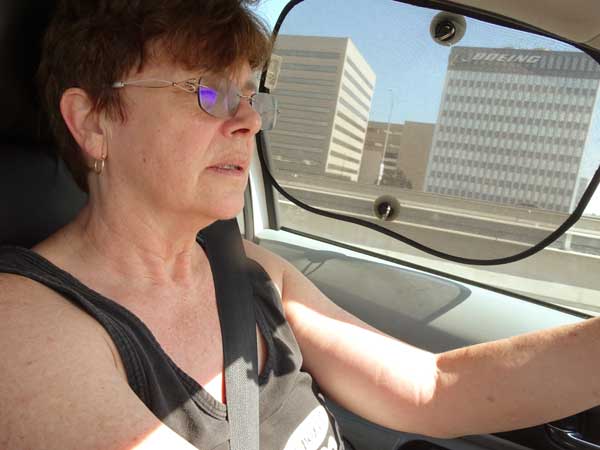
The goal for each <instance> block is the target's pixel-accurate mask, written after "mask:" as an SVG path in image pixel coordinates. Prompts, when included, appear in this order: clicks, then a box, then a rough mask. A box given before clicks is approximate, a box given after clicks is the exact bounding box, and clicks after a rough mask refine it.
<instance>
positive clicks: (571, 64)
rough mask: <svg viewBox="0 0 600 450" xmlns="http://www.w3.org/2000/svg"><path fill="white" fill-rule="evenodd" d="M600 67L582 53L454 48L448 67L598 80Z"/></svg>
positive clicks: (451, 68)
mask: <svg viewBox="0 0 600 450" xmlns="http://www.w3.org/2000/svg"><path fill="white" fill-rule="evenodd" d="M598 67H599V66H598V64H597V63H596V62H595V61H594V60H593V59H592V58H591V57H589V56H588V55H586V54H585V53H583V52H573V51H571V52H565V51H551V50H537V49H536V50H521V49H507V48H485V47H453V48H452V50H451V51H450V56H449V67H448V69H450V70H467V71H483V72H506V73H536V74H539V75H549V76H570V77H573V76H574V77H577V78H594V79H597V78H600V70H599V68H598Z"/></svg>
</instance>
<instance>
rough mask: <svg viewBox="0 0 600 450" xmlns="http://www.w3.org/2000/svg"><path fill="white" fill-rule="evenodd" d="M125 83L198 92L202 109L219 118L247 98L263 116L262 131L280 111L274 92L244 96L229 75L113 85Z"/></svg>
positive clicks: (227, 116) (274, 123)
mask: <svg viewBox="0 0 600 450" xmlns="http://www.w3.org/2000/svg"><path fill="white" fill-rule="evenodd" d="M125 86H135V87H143V88H165V87H176V88H179V89H183V90H184V91H186V92H190V93H195V94H197V96H198V105H199V106H200V108H202V110H203V111H205V112H206V113H208V114H210V115H211V116H213V117H219V118H231V117H233V116H234V115H235V114H236V112H237V110H238V108H239V106H240V101H241V100H242V99H245V100H248V103H250V106H251V107H252V108H253V109H254V110H255V111H256V112H257V113H258V114H259V115H260V118H261V122H262V125H261V130H264V131H268V130H272V129H273V128H275V125H276V123H277V116H278V113H279V110H278V109H277V99H276V98H275V96H274V95H271V94H267V93H265V92H256V93H254V94H252V95H243V94H242V93H241V91H240V90H239V88H238V87H237V85H236V84H235V83H233V82H232V81H231V80H228V79H227V78H222V77H215V76H206V77H202V78H190V79H188V80H184V81H168V80H157V79H148V80H130V81H116V82H115V83H113V84H112V87H113V88H115V89H120V88H124V87H125Z"/></svg>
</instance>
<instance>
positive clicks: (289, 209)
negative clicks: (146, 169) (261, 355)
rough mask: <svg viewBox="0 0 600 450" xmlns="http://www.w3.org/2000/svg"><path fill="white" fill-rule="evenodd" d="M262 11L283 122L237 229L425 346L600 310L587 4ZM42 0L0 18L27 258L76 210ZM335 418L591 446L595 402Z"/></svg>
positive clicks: (350, 440) (0, 188)
mask: <svg viewBox="0 0 600 450" xmlns="http://www.w3.org/2000/svg"><path fill="white" fill-rule="evenodd" d="M264 3H265V4H266V5H265V8H266V7H268V8H266V9H264V10H261V9H258V13H259V15H263V17H265V18H266V19H265V20H270V21H271V22H270V25H271V27H272V30H273V36H274V43H275V44H274V52H273V53H274V56H273V58H272V60H271V62H270V65H269V67H268V68H267V69H266V70H265V72H264V73H263V74H262V79H261V87H260V89H261V90H262V91H265V92H271V93H273V94H275V96H276V97H277V98H278V101H279V117H278V121H277V126H276V128H275V129H274V130H273V131H269V132H261V133H259V134H258V135H257V139H256V152H255V156H254V159H253V162H252V166H251V173H250V181H249V186H248V189H247V192H246V205H245V207H244V211H243V213H241V214H240V216H238V222H239V225H240V229H241V230H242V236H243V237H244V238H245V239H248V240H251V241H253V242H255V243H257V244H258V245H260V246H263V247H265V248H267V249H269V250H270V251H272V252H274V253H276V254H278V255H280V256H282V257H284V258H285V259H286V260H288V261H290V262H291V263H292V264H293V265H294V266H295V267H297V268H298V269H299V270H300V271H301V272H302V273H304V274H305V275H306V276H307V277H308V278H309V279H310V280H311V281H312V282H313V283H315V284H316V285H317V286H318V287H319V288H320V289H321V290H322V291H323V292H324V293H325V294H326V295H327V296H328V297H329V298H331V299H332V300H333V301H335V302H336V303H337V304H339V305H340V306H342V307H343V308H344V309H346V310H348V311H349V312H351V313H352V314H354V315H356V316H357V317H359V318H361V319H362V320H364V321H366V322H368V323H369V324H371V325H373V326H375V327H376V328H378V329H380V330H382V331H384V332H386V333H388V334H390V335H392V336H394V337H396V338H398V339H401V340H403V341H405V342H408V343H410V344H412V345H415V346H418V347H421V348H424V349H427V350H429V351H432V352H442V351H446V350H450V349H454V348H459V347H462V346H466V345H470V344H475V343H480V342H487V341H491V340H494V339H500V338H504V337H508V336H513V335H516V334H521V333H526V332H530V331H534V330H539V329H543V328H548V327H552V326H558V325H562V324H569V323H575V322H578V321H581V320H585V319H586V318H590V317H593V316H597V315H598V314H599V313H600V298H599V291H600V283H599V282H598V278H597V275H596V274H597V273H598V270H600V207H599V206H600V195H597V194H596V191H597V185H598V184H599V182H600V170H599V169H600V114H598V110H600V106H599V105H600V94H599V92H600V87H599V83H600V75H599V74H600V8H598V5H597V4H596V1H595V0H574V1H571V2H561V1H558V0H531V1H529V2H515V1H511V2H506V1H505V2H502V1H498V0H468V1H465V0H460V1H446V0H405V1H396V0H377V1H372V0H346V1H342V0H327V1H325V0H292V1H290V2H283V1H282V2H274V1H272V2H264ZM54 6H55V2H53V1H33V0H26V1H24V0H18V1H17V0H10V1H6V2H3V3H2V6H1V8H2V15H1V17H3V18H4V20H3V21H2V23H0V35H1V38H0V58H1V59H2V61H3V64H2V67H3V70H2V74H1V75H0V76H1V77H2V81H3V82H2V84H1V89H2V94H3V95H2V102H3V105H4V106H3V108H2V112H1V115H2V123H1V124H0V127H1V146H2V149H1V152H0V193H1V194H0V195H1V196H2V199H1V201H0V245H18V246H23V247H31V246H33V245H35V243H37V242H39V241H41V240H43V239H44V238H45V237H47V236H48V235H50V234H52V233H53V232H54V231H56V230H58V229H59V228H60V227H61V226H63V225H64V224H66V223H67V222H69V221H70V220H71V219H72V218H73V217H74V216H75V214H76V213H77V212H78V211H79V210H80V209H81V207H82V206H83V205H84V204H85V202H86V195H85V194H84V193H83V192H81V191H80V190H79V188H78V187H77V185H76V184H75V182H74V181H73V180H72V178H71V176H70V175H69V173H68V171H67V170H66V167H65V165H64V163H63V162H62V161H61V160H60V159H59V158H58V157H57V153H56V148H55V144H54V143H53V140H52V137H51V136H50V133H49V131H48V125H47V124H46V122H45V120H46V119H45V117H44V113H43V111H42V108H41V106H40V101H39V98H38V94H37V89H36V87H35V80H34V78H35V72H36V69H37V64H38V60H39V48H40V39H41V36H42V34H43V31H44V29H45V26H46V24H47V23H48V20H49V17H50V16H51V14H52V10H53V8H54ZM560 52H562V53H560ZM307 86H310V88H307ZM511 108H512V109H511ZM498 111H500V112H498ZM515 111H516V112H515ZM528 127H529V128H528ZM559 129H560V130H561V131H560V132H559V131H556V130H559ZM319 136H323V139H322V141H323V142H325V141H326V144H323V142H322V141H319V140H318V139H319ZM323 145H325V147H323ZM394 152H395V153H394ZM475 154H477V155H479V156H473V155H475ZM356 155H359V156H356ZM547 155H552V156H547ZM361 158H362V159H361ZM529 167H531V168H532V169H531V170H529ZM533 170H535V173H534V172H533ZM513 172H514V175H513ZM524 180H525V181H524ZM436 183H437V184H436ZM596 211H598V212H597V213H596ZM590 357H593V355H590ZM329 406H330V408H331V409H332V411H333V412H334V414H335V416H336V418H337V420H338V421H339V424H340V427H341V431H342V433H343V435H344V439H345V441H346V442H347V447H348V448H349V449H355V450H399V449H402V450H469V449H472V450H479V449H490V450H518V449H598V448H600V407H599V408H594V409H591V410H588V411H584V412H582V413H580V414H577V415H575V416H572V417H566V418H564V419H562V420H560V421H557V422H553V423H548V424H544V425H540V426H537V427H532V428H527V429H520V430H512V431H508V432H503V433H496V434H489V435H477V436H464V437H460V438H456V439H437V438H431V437H427V436H419V435H413V434H408V433H402V432H398V431H394V430H389V429H386V428H383V427H381V426H378V425H376V424H373V423H370V422H368V421H366V420H364V419H362V418H360V417H357V416H355V415H353V414H352V413H350V412H348V411H346V410H344V409H342V408H341V407H339V406H337V405H335V404H334V403H332V402H329ZM457 407H465V408H468V407H469V405H461V406H459V405H457Z"/></svg>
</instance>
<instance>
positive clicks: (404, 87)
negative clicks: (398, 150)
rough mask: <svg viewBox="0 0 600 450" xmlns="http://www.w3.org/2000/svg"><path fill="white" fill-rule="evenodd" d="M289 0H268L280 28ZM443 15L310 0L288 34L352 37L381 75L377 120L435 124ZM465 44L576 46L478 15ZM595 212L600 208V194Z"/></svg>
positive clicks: (361, 1) (355, 1) (594, 162)
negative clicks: (437, 19) (438, 21)
mask: <svg viewBox="0 0 600 450" xmlns="http://www.w3.org/2000/svg"><path fill="white" fill-rule="evenodd" d="M286 3H287V1H285V0H263V1H262V2H261V3H260V5H259V7H258V8H257V13H258V14H259V15H260V16H261V17H263V18H264V19H265V21H266V22H267V23H269V25H270V26H271V27H273V26H274V24H275V22H276V20H277V18H278V17H279V14H280V12H281V10H282V9H283V7H284V6H285V4H286ZM437 13H438V11H435V10H428V9H425V8H419V7H416V6H412V5H405V4H402V3H398V2H394V1H391V0H305V1H304V2H302V3H300V4H299V5H297V6H296V7H294V9H293V10H292V11H291V12H290V13H289V14H288V16H287V17H286V19H285V22H284V24H283V27H282V28H281V30H280V33H284V34H304V35H317V36H339V37H350V38H351V39H352V41H353V43H354V44H355V45H356V47H357V48H358V50H359V51H360V52H361V54H362V55H363V56H364V57H365V59H366V61H367V62H368V64H369V65H370V66H371V68H372V69H373V70H374V71H375V73H376V76H377V81H376V89H375V94H374V96H373V102H372V106H371V117H370V120H378V121H382V122H387V121H388V119H390V121H391V122H395V123H402V122H404V121H405V120H411V121H420V122H430V123H435V122H436V121H437V113H438V108H439V104H440V100H441V94H442V88H443V84H444V78H445V76H446V71H447V63H448V54H449V51H450V49H449V47H444V46H441V45H438V44H436V43H435V42H434V41H433V40H432V39H431V38H430V35H429V24H430V23H431V19H432V18H433V17H434V16H435V15H436V14H437ZM459 45H464V46H482V47H495V48H503V47H510V48H529V49H532V48H544V49H549V50H562V51H573V50H574V49H573V47H571V46H570V45H568V44H564V43H562V42H558V41H554V40H551V39H548V38H544V37H540V36H535V35H531V34H528V33H524V32H520V31H515V30H509V29H504V28H501V27H497V26H494V25H490V24H487V23H484V22H480V21H478V20H475V19H470V18H467V30H466V33H465V36H464V38H463V39H462V40H461V41H460V43H459ZM599 109H600V97H599V98H598V99H597V104H596V108H595V115H594V118H593V120H592V127H591V132H590V134H589V136H588V140H587V145H586V149H585V151H584V161H583V163H582V172H581V175H582V176H585V177H588V178H591V176H592V175H593V173H594V171H595V169H596V168H597V167H598V165H599V164H600V114H599V113H598V110H599ZM390 113H391V114H390ZM588 212H589V213H591V212H593V213H594V214H600V192H599V195H595V198H594V199H593V201H592V204H591V205H590V207H588Z"/></svg>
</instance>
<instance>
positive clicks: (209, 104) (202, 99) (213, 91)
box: [198, 76, 239, 118]
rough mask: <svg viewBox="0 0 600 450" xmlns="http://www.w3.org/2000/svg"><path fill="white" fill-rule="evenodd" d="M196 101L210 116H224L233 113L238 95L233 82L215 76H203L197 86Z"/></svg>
mask: <svg viewBox="0 0 600 450" xmlns="http://www.w3.org/2000/svg"><path fill="white" fill-rule="evenodd" d="M198 103H199V104H200V107H201V108H202V109H203V110H204V111H206V112H207V113H208V114H210V115H211V116H215V117H220V118H226V117H231V116H232V115H233V114H235V111H236V110H237V106H238V105H239V96H238V95H237V90H236V87H235V85H234V84H233V83H231V82H229V81H228V80H226V79H222V78H217V77H210V76H209V77H203V78H202V79H201V80H200V86H199V87H198Z"/></svg>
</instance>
